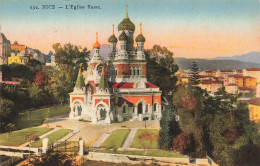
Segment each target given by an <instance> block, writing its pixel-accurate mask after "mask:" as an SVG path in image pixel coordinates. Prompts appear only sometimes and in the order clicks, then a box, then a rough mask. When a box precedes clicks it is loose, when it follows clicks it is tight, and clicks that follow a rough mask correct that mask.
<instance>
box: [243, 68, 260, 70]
mask: <svg viewBox="0 0 260 166" xmlns="http://www.w3.org/2000/svg"><path fill="white" fill-rule="evenodd" d="M246 70H247V71H260V68H248V69H246Z"/></svg>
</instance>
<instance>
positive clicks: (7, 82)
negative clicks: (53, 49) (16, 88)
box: [2, 81, 20, 85]
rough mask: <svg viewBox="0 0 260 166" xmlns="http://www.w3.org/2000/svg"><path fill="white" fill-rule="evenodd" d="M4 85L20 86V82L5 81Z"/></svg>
mask: <svg viewBox="0 0 260 166" xmlns="http://www.w3.org/2000/svg"><path fill="white" fill-rule="evenodd" d="M2 83H3V84H11V85H20V82H17V81H3V82H2Z"/></svg>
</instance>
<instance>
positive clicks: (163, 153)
mask: <svg viewBox="0 0 260 166" xmlns="http://www.w3.org/2000/svg"><path fill="white" fill-rule="evenodd" d="M97 152H101V153H115V154H128V155H138V156H153V157H174V158H185V157H184V156H183V155H181V154H179V153H176V152H170V151H165V150H138V151H115V152H114V151H113V150H100V151H97Z"/></svg>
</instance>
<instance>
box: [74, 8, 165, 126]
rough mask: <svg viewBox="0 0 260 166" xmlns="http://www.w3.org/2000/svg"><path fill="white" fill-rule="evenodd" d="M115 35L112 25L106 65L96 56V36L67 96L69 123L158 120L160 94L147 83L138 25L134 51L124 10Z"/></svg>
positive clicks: (98, 47) (132, 25) (159, 115)
mask: <svg viewBox="0 0 260 166" xmlns="http://www.w3.org/2000/svg"><path fill="white" fill-rule="evenodd" d="M118 32H119V34H120V35H119V36H118V38H117V37H116V36H115V33H114V25H113V33H112V35H111V36H110V37H109V38H108V43H109V46H110V53H109V56H108V61H105V60H103V58H102V56H101V55H100V47H101V45H100V44H99V42H98V36H97V38H96V42H95V43H94V45H93V51H94V54H93V56H92V58H91V59H90V61H89V62H88V67H87V70H86V71H84V72H83V71H82V69H81V67H80V69H79V72H78V77H77V80H76V83H75V87H74V90H73V92H71V93H70V94H69V95H70V108H71V112H70V114H69V117H70V118H71V119H83V120H87V121H91V122H92V123H106V124H111V123H114V122H122V121H143V120H154V119H160V118H161V116H162V113H161V91H160V89H159V87H158V86H156V85H154V84H152V83H150V82H148V81H147V65H146V58H145V54H144V43H145V37H144V36H143V34H142V24H140V34H139V35H138V36H137V37H136V38H135V42H136V45H137V47H134V32H135V25H134V24H133V23H132V22H131V20H130V19H129V17H128V11H127V10H126V17H125V18H124V19H123V20H122V21H121V22H120V23H119V25H118ZM117 43H119V48H118V49H117Z"/></svg>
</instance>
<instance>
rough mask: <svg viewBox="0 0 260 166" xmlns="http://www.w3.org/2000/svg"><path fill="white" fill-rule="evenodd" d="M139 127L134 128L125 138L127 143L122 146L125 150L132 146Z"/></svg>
mask: <svg viewBox="0 0 260 166" xmlns="http://www.w3.org/2000/svg"><path fill="white" fill-rule="evenodd" d="M137 129H138V128H132V129H131V131H130V133H129V135H128V137H127V139H126V140H125V143H124V145H123V147H122V149H123V150H127V149H129V148H130V146H131V144H132V141H133V138H134V136H135V133H136V131H137Z"/></svg>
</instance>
